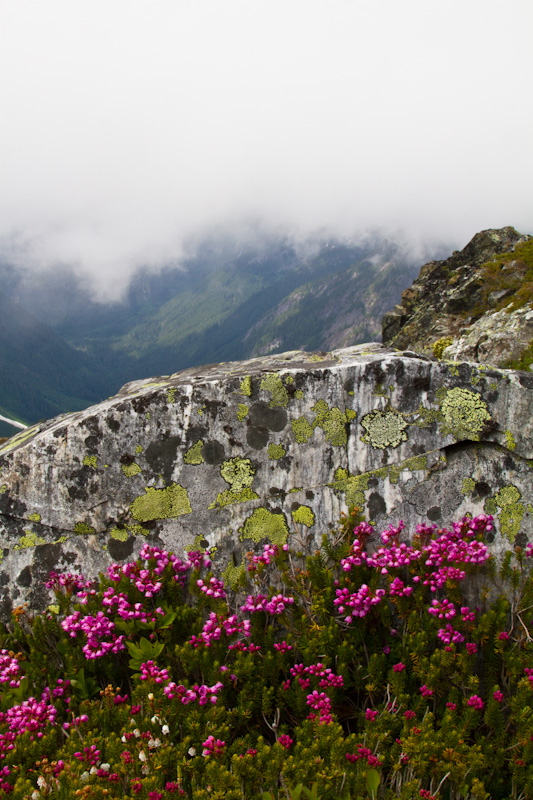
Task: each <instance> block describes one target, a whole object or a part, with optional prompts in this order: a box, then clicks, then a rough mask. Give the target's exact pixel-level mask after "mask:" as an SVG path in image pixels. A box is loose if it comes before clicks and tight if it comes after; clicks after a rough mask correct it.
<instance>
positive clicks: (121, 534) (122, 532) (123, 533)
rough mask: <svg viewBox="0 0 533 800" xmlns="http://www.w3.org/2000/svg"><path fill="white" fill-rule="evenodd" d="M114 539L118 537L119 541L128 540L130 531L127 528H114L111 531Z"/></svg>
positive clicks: (110, 533)
mask: <svg viewBox="0 0 533 800" xmlns="http://www.w3.org/2000/svg"><path fill="white" fill-rule="evenodd" d="M109 535H110V536H111V538H112V539H117V541H119V542H126V541H127V540H128V538H129V534H128V531H127V530H126V529H125V528H114V529H113V530H112V531H110V532H109Z"/></svg>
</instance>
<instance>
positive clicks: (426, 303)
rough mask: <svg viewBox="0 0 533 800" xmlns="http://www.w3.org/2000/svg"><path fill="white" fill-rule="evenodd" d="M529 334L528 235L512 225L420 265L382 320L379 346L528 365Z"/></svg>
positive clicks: (532, 270)
mask: <svg viewBox="0 0 533 800" xmlns="http://www.w3.org/2000/svg"><path fill="white" fill-rule="evenodd" d="M532 332H533V239H532V238H531V237H530V236H523V235H522V234H519V233H518V232H517V231H515V229H514V228H511V227H508V228H501V229H499V230H486V231H482V232H481V233H478V234H476V235H475V236H474V238H473V239H472V241H471V242H469V244H468V245H467V246H466V247H465V248H464V250H462V251H461V252H460V253H457V252H456V253H454V254H453V255H452V256H451V257H450V258H448V259H447V260H446V261H431V262H430V263H429V264H425V265H424V266H423V267H422V269H421V270H420V275H419V277H418V278H417V279H416V280H415V281H414V283H413V285H412V286H411V287H409V288H408V289H406V290H405V291H404V292H403V295H402V302H401V304H400V305H397V306H395V307H394V309H393V310H392V311H390V312H389V313H388V314H386V315H385V316H384V318H383V323H382V340H383V343H384V344H389V345H392V346H394V347H397V348H399V349H400V350H402V349H405V348H406V347H409V348H412V349H413V350H416V351H417V352H420V353H434V354H436V355H437V356H438V357H442V358H445V359H446V358H448V359H453V360H469V361H479V362H480V363H485V364H491V365H493V366H499V367H505V366H514V367H519V368H528V367H529V365H530V363H531V360H532V358H531V356H533V353H531V352H530V351H531V341H532V338H533V337H532Z"/></svg>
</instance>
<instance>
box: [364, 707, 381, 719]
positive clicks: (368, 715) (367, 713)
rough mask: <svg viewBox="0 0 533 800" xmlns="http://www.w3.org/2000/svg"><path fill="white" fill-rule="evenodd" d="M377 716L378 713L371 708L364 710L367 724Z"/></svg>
mask: <svg viewBox="0 0 533 800" xmlns="http://www.w3.org/2000/svg"><path fill="white" fill-rule="evenodd" d="M377 715H378V712H377V711H373V710H372V709H371V708H367V709H366V710H365V718H366V719H367V720H368V721H369V722H374V720H375V719H376V717H377Z"/></svg>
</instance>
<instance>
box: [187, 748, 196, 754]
mask: <svg viewBox="0 0 533 800" xmlns="http://www.w3.org/2000/svg"><path fill="white" fill-rule="evenodd" d="M188 753H189V755H190V756H195V755H196V750H195V749H194V747H189V750H188Z"/></svg>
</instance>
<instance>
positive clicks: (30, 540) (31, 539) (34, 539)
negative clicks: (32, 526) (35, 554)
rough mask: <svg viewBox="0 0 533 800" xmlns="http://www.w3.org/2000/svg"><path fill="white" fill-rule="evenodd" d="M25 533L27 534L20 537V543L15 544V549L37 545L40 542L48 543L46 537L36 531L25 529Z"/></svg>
mask: <svg viewBox="0 0 533 800" xmlns="http://www.w3.org/2000/svg"><path fill="white" fill-rule="evenodd" d="M24 534H25V535H24V536H21V538H20V539H19V542H18V544H16V545H15V546H14V548H13V550H24V549H25V548H26V547H37V545H38V544H46V539H43V538H42V537H41V536H37V534H36V533H32V532H31V531H24Z"/></svg>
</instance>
